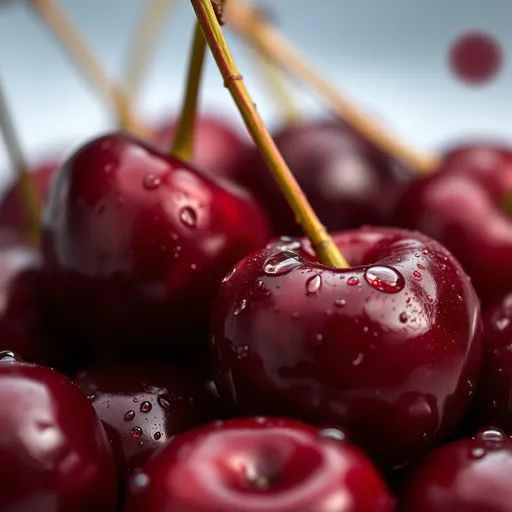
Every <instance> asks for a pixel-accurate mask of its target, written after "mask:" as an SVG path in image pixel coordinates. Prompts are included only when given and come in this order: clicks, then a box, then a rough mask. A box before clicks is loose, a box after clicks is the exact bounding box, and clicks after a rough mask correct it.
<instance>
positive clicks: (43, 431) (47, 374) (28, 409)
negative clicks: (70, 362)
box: [0, 361, 116, 512]
mask: <svg viewBox="0 0 512 512" xmlns="http://www.w3.org/2000/svg"><path fill="white" fill-rule="evenodd" d="M0 404H1V407H0V425H2V428H1V429H0V454H1V460H2V464H1V466H0V482H1V483H2V484H1V485H2V500H1V503H0V510H1V511H2V512H4V511H6V512H7V511H9V512H11V511H14V510H15V511H16V512H33V511H35V510H37V511H38V512H90V511H91V510H98V511H99V510H101V511H102V512H103V511H104V512H109V511H112V512H113V511H115V509H116V476H115V467H114V460H113V457H112V453H111V451H110V446H109V443H108V440H107V437H106V435H105V431H104V430H103V427H102V425H101V422H100V420H99V418H98V417H97V416H96V414H95V412H94V409H93V408H92V406H91V404H90V403H89V402H88V400H87V399H86V398H85V397H84V396H83V395H82V393H81V392H80V390H79V389H78V388H77V387H76V386H75V385H74V384H72V383H71V382H70V381H69V380H68V379H67V378H66V377H64V376H63V375H61V374H59V373H57V372H55V371H53V370H50V369H49V368H46V367H44V366H37V365H31V364H26V363H18V362H6V361H2V362H0Z"/></svg>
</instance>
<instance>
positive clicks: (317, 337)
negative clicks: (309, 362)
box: [313, 333, 324, 345]
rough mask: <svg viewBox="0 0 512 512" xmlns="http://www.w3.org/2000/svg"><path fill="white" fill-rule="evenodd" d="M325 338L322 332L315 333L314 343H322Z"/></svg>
mask: <svg viewBox="0 0 512 512" xmlns="http://www.w3.org/2000/svg"><path fill="white" fill-rule="evenodd" d="M323 339H324V337H323V336H322V335H321V334H320V333H316V334H313V343H314V344H315V345H320V344H321V343H322V341H323Z"/></svg>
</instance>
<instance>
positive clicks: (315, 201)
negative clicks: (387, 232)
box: [233, 121, 413, 235]
mask: <svg viewBox="0 0 512 512" xmlns="http://www.w3.org/2000/svg"><path fill="white" fill-rule="evenodd" d="M274 140H275V142H276V144H277V146H278V148H279V150H280V151H281V153H282V154H283V156H284V159H285V160H286V162H287V164H288V165H289V167H290V169H291V170H292V172H293V174H294V175H295V177H296V179H297V181H298V182H299V184H300V186H301V187H302V189H303V190H304V193H305V194H306V196H307V197H308V200H309V201H310V203H311V205H312V206H313V208H314V209H315V211H316V213H317V214H318V216H319V217H320V220H321V221H322V222H323V223H324V224H325V225H326V226H327V228H328V229H329V230H330V231H334V230H340V229H350V228H356V227H359V226H361V225H362V224H373V225H386V224H388V223H389V222H390V219H391V217H390V214H391V213H392V211H393V210H394V208H395V203H396V201H397V198H398V197H399V196H400V194H401V193H402V190H403V189H404V187H405V185H406V184H408V183H409V182H410V181H412V179H413V174H412V173H411V172H410V171H409V170H407V169H405V168H404V167H402V166H401V165H399V164H397V163H396V162H393V161H392V160H391V159H389V158H388V157H386V156H385V155H384V154H382V153H381V152H380V151H379V150H377V149H376V148H375V147H373V146H372V145H371V144H370V143H369V142H367V141H366V140H365V139H363V138H362V137H361V136H359V135H358V134H356V133H355V132H354V131H353V130H352V128H350V127H349V126H348V125H346V124H345V123H342V122H338V121H322V122H309V123H301V124H297V125H292V126H288V127H286V128H284V129H282V130H281V131H279V132H278V133H276V134H275V136H274ZM233 177H234V179H235V180H236V181H237V182H239V183H241V184H242V185H245V186H246V187H247V188H248V189H249V190H250V191H251V192H252V193H254V195H255V196H256V197H257V198H258V199H259V201H260V202H261V204H263V205H264V207H265V210H266V211H267V213H268V215H269V217H270V220H271V222H272V225H273V227H274V232H275V233H276V234H278V235H301V234H302V233H301V230H300V227H299V226H298V225H297V223H296V222H295V219H294V217H293V214H292V212H291V210H290V208H289V207H288V205H287V204H286V201H285V200H284V198H283V196H282V194H281V192H280V191H279V189H278V187H277V185H276V184H275V183H274V181H273V178H272V176H271V174H270V173H269V172H268V170H267V169H266V166H265V163H264V161H263V159H262V157H261V155H260V154H259V152H258V150H257V149H256V148H252V149H248V150H247V151H246V152H245V153H244V154H242V156H241V157H240V159H239V161H238V163H237V165H236V169H235V170H234V171H233Z"/></svg>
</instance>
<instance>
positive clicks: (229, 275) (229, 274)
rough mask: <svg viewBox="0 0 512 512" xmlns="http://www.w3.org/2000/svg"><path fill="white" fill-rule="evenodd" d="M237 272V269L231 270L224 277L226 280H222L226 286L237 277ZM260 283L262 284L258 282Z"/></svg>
mask: <svg viewBox="0 0 512 512" xmlns="http://www.w3.org/2000/svg"><path fill="white" fill-rule="evenodd" d="M235 272H236V267H234V268H233V269H232V270H230V271H229V272H228V273H227V274H226V275H225V276H224V279H223V280H222V284H226V283H227V282H228V281H229V280H230V279H231V278H232V277H233V276H234V275H235ZM258 282H259V283H261V281H258Z"/></svg>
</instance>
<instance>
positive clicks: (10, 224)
mask: <svg viewBox="0 0 512 512" xmlns="http://www.w3.org/2000/svg"><path fill="white" fill-rule="evenodd" d="M58 167H59V164H58V163H57V162H56V161H53V160H52V161H49V162H46V163H44V164H42V165H40V166H39V167H37V168H35V169H34V170H31V171H30V177H31V179H32V180H33V183H34V186H35V189H36V193H37V198H38V199H39V201H40V203H41V204H43V202H44V200H45V198H46V193H47V192H48V189H49V188H50V182H51V179H52V177H53V175H54V174H55V172H56V171H57V169H58ZM0 228H9V229H14V230H15V231H19V232H20V233H28V228H29V226H28V223H27V217H26V214H25V208H24V206H23V202H22V199H21V196H20V193H19V181H16V182H14V183H12V184H11V185H10V187H9V188H8V189H7V191H6V193H5V195H4V197H3V199H2V201H1V202H0Z"/></svg>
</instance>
